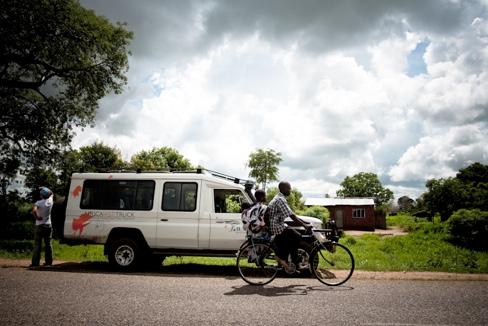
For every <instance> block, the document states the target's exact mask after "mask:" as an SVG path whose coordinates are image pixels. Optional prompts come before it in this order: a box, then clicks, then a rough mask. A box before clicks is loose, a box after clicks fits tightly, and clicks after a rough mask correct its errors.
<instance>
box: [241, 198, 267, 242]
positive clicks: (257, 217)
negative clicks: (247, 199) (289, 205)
mask: <svg viewBox="0 0 488 326" xmlns="http://www.w3.org/2000/svg"><path fill="white" fill-rule="evenodd" d="M254 197H255V198H256V202H254V204H252V206H251V205H249V207H242V215H241V219H242V225H243V227H244V230H245V231H247V235H248V236H252V237H254V238H267V237H269V236H268V232H267V228H266V221H265V212H266V205H265V204H264V203H265V202H266V193H265V192H264V190H261V189H258V190H256V192H255V193H254ZM244 204H247V203H244Z"/></svg>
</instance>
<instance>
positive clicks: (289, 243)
mask: <svg viewBox="0 0 488 326" xmlns="http://www.w3.org/2000/svg"><path fill="white" fill-rule="evenodd" d="M278 189H279V193H278V194H277V195H276V196H275V197H274V198H273V200H271V202H270V203H269V205H268V210H267V214H269V223H270V231H271V234H273V235H275V240H274V244H275V247H276V260H277V261H278V262H279V263H280V264H281V265H282V266H283V267H284V268H285V270H286V271H287V272H293V271H294V270H295V266H293V265H291V264H289V263H288V255H290V256H291V259H292V262H293V264H295V265H296V262H297V258H298V245H299V243H300V240H301V235H300V233H299V232H298V231H296V230H295V229H292V228H291V227H289V226H288V225H287V224H286V223H285V219H286V218H287V217H288V216H289V217H291V219H292V220H293V221H294V222H295V223H296V224H298V225H302V226H303V227H304V228H305V229H306V230H307V231H308V230H309V229H310V228H312V226H311V225H309V224H306V223H304V222H302V221H301V220H300V219H299V218H298V217H297V216H296V215H295V214H294V213H293V211H292V210H291V209H290V206H288V202H287V200H286V197H288V196H289V195H290V193H291V185H290V183H288V182H286V181H281V182H280V184H279V185H278Z"/></svg>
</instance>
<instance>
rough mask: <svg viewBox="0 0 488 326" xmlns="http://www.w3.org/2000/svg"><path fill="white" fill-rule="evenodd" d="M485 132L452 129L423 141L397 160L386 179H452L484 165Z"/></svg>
mask: <svg viewBox="0 0 488 326" xmlns="http://www.w3.org/2000/svg"><path fill="white" fill-rule="evenodd" d="M486 139H488V132H487V131H486V128H483V126H482V125H481V124H478V125H467V126H461V127H453V128H450V129H449V130H447V132H446V133H442V134H439V135H432V136H426V137H423V138H422V139H421V140H420V142H419V143H418V144H417V145H415V146H413V147H410V148H409V149H408V150H407V151H406V152H405V154H403V156H402V157H401V158H400V160H399V161H398V164H397V165H395V166H394V167H393V168H392V169H391V170H390V173H389V175H390V176H391V178H392V180H393V181H407V180H426V179H432V178H444V177H449V176H454V175H455V174H456V172H457V171H458V170H459V169H460V168H463V167H465V166H466V165H468V164H472V163H475V162H487V161H488V143H487V142H486Z"/></svg>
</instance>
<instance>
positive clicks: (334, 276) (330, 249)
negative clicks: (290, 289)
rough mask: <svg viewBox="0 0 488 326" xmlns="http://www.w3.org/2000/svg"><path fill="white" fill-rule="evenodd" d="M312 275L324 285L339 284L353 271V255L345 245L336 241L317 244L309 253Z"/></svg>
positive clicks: (347, 278) (345, 280)
mask: <svg viewBox="0 0 488 326" xmlns="http://www.w3.org/2000/svg"><path fill="white" fill-rule="evenodd" d="M310 267H311V269H312V272H313V274H314V276H315V277H316V278H317V279H318V280H319V281H320V282H322V283H324V284H325V285H331V286H336V285H341V284H344V283H345V282H347V280H349V279H350V278H351V276H352V273H353V272H354V257H353V255H352V253H351V251H349V249H347V248H346V247H345V246H343V245H342V244H340V243H336V242H324V243H321V244H319V245H317V246H316V247H315V248H314V250H313V251H312V253H311V255H310Z"/></svg>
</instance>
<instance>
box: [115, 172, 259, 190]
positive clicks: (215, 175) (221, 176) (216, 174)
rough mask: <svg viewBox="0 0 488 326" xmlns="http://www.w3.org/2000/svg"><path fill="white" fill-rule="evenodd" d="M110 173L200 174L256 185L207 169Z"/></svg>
mask: <svg viewBox="0 0 488 326" xmlns="http://www.w3.org/2000/svg"><path fill="white" fill-rule="evenodd" d="M107 172H108V173H198V174H209V175H212V176H214V177H218V178H222V179H225V180H228V181H232V182H234V183H237V184H241V185H243V186H246V187H250V189H251V188H252V187H253V186H254V185H255V182H254V181H253V180H246V179H240V178H236V177H233V176H231V175H228V174H225V173H221V172H217V171H213V170H209V169H205V168H196V169H194V170H143V169H136V170H124V169H120V170H110V171H107Z"/></svg>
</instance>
